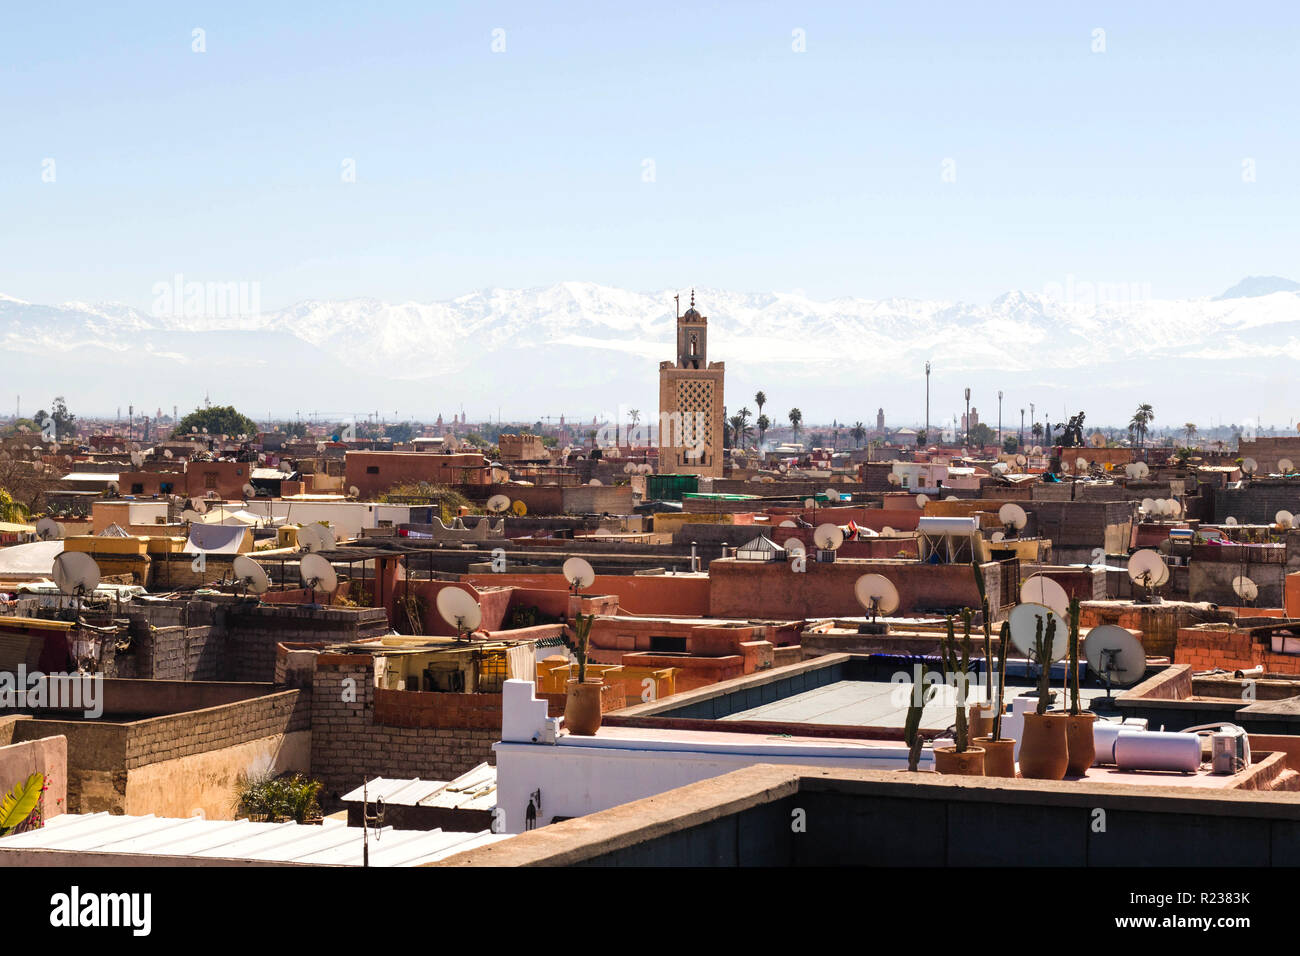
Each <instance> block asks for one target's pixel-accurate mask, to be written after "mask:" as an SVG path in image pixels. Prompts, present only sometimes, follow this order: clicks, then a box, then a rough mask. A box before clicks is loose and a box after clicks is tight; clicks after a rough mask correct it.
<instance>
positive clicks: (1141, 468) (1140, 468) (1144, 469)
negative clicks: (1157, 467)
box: [1137, 461, 1151, 478]
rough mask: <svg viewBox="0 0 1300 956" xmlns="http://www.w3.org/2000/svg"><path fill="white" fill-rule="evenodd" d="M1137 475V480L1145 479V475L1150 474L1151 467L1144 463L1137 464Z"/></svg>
mask: <svg viewBox="0 0 1300 956" xmlns="http://www.w3.org/2000/svg"><path fill="white" fill-rule="evenodd" d="M1137 474H1138V477H1139V478H1145V477H1146V476H1147V475H1149V474H1151V466H1150V465H1148V464H1147V463H1146V462H1145V461H1140V462H1138V463H1137Z"/></svg>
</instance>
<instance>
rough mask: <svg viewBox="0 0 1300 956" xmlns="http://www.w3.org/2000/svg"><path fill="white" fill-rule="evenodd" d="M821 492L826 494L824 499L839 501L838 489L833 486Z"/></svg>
mask: <svg viewBox="0 0 1300 956" xmlns="http://www.w3.org/2000/svg"><path fill="white" fill-rule="evenodd" d="M822 494H824V495H825V496H826V500H827V501H839V500H840V493H839V492H838V491H836V490H835V489H834V488H827V489H826V490H825V491H823V492H822Z"/></svg>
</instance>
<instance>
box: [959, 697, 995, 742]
mask: <svg viewBox="0 0 1300 956" xmlns="http://www.w3.org/2000/svg"><path fill="white" fill-rule="evenodd" d="M996 713H997V710H996V708H994V706H993V705H992V704H971V705H970V712H969V714H968V715H967V717H966V725H967V727H968V728H969V729H968V730H967V734H968V735H969V736H968V737H967V739H968V740H970V741H971V742H972V743H973V742H974V740H975V738H976V737H990V736H992V735H993V716H994V714H996Z"/></svg>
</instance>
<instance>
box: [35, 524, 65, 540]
mask: <svg viewBox="0 0 1300 956" xmlns="http://www.w3.org/2000/svg"><path fill="white" fill-rule="evenodd" d="M36 537H38V538H40V539H41V540H42V541H57V540H58V539H60V538H62V537H63V526H62V525H61V524H59V523H58V522H57V521H55V520H54V519H53V518H42V519H41V520H40V521H38V522H36Z"/></svg>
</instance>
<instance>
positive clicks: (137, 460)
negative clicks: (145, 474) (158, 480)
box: [131, 451, 144, 468]
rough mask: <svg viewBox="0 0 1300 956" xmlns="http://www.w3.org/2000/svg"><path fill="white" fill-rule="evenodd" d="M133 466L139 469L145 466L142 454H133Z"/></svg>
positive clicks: (135, 452) (136, 452)
mask: <svg viewBox="0 0 1300 956" xmlns="http://www.w3.org/2000/svg"><path fill="white" fill-rule="evenodd" d="M131 464H133V465H135V467H137V468H139V467H140V466H141V465H143V464H144V455H142V454H141V453H140V452H138V451H133V452H131Z"/></svg>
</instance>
